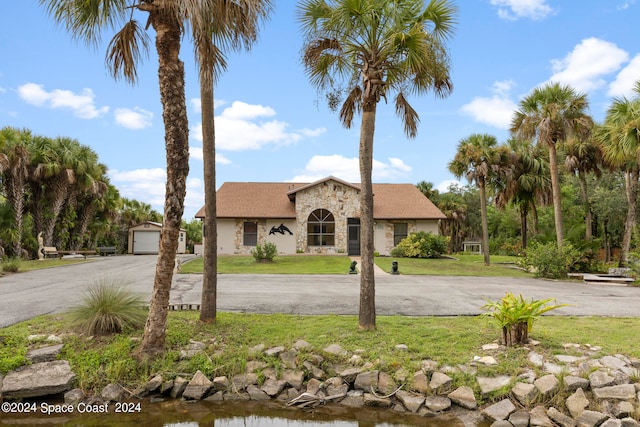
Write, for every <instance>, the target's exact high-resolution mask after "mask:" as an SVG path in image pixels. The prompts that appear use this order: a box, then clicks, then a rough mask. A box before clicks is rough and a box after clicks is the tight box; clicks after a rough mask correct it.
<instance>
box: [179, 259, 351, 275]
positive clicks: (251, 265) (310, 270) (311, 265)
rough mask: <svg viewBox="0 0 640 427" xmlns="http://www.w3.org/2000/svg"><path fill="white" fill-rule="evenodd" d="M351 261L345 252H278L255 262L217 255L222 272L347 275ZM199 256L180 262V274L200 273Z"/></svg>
mask: <svg viewBox="0 0 640 427" xmlns="http://www.w3.org/2000/svg"><path fill="white" fill-rule="evenodd" d="M350 264H351V260H350V259H349V257H347V256H346V255H344V256H339V255H278V256H276V257H275V258H274V260H273V262H256V261H255V260H254V259H253V257H252V256H242V255H221V256H218V272H219V273H223V274H347V273H348V272H349V265H350ZM202 270H203V258H202V257H197V258H194V259H193V260H191V261H189V262H186V263H184V264H182V268H181V272H182V273H202Z"/></svg>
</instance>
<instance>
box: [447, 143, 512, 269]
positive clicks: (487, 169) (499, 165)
mask: <svg viewBox="0 0 640 427" xmlns="http://www.w3.org/2000/svg"><path fill="white" fill-rule="evenodd" d="M507 155H508V152H507V150H506V149H505V147H498V140H497V139H496V137H495V136H493V135H488V134H478V133H476V134H473V135H471V136H469V137H467V138H464V139H462V140H461V141H460V142H459V144H458V150H457V152H456V155H455V157H454V158H453V160H451V162H449V170H450V171H451V173H453V174H454V175H455V176H456V177H457V178H461V177H462V176H465V177H466V178H467V180H468V181H469V183H475V185H476V186H477V187H478V190H480V216H481V218H482V252H483V254H484V264H485V265H489V264H490V262H491V260H490V256H489V225H488V220H487V185H488V184H489V182H490V181H491V180H492V179H494V178H498V179H499V178H500V175H504V172H505V171H506V170H507V168H508V167H509V163H508V162H507V161H506V160H505V159H506V157H507Z"/></svg>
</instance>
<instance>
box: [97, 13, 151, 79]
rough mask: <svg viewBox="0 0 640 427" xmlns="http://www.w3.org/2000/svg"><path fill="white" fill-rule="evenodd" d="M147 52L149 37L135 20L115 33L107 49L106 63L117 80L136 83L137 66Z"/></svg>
mask: <svg viewBox="0 0 640 427" xmlns="http://www.w3.org/2000/svg"><path fill="white" fill-rule="evenodd" d="M148 51H149V35H148V34H147V32H146V31H145V30H144V29H143V28H141V27H140V26H139V25H138V22H137V21H135V20H130V21H129V22H127V23H126V24H125V26H124V27H123V28H122V29H121V30H120V31H118V32H117V33H116V35H115V36H114V37H113V39H112V40H111V42H109V46H108V47H107V55H106V63H107V68H108V69H109V72H110V74H111V75H112V76H113V77H114V78H115V79H116V80H117V79H118V78H120V77H124V79H125V80H126V81H128V82H129V83H136V82H137V81H138V71H137V64H138V63H139V61H140V60H141V58H142V57H143V56H144V57H146V56H147V55H148Z"/></svg>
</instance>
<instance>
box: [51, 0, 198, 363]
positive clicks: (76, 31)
mask: <svg viewBox="0 0 640 427" xmlns="http://www.w3.org/2000/svg"><path fill="white" fill-rule="evenodd" d="M40 3H41V4H43V5H45V7H46V8H47V11H48V12H49V13H50V14H51V15H52V16H53V17H54V19H56V21H58V22H60V23H62V24H63V25H64V26H65V27H66V29H67V30H69V31H70V32H71V33H72V34H73V36H74V38H78V39H81V40H84V41H86V42H87V43H89V44H96V43H97V41H99V40H100V38H101V35H102V33H103V32H104V31H105V30H113V29H115V28H117V26H119V25H120V24H122V28H121V29H120V30H119V31H118V32H117V33H116V34H115V36H114V37H113V39H112V40H111V42H110V44H109V46H108V51H107V67H108V69H109V71H110V73H111V74H112V75H113V76H114V78H116V79H117V78H119V77H124V78H125V79H126V80H127V81H128V82H130V83H135V82H136V81H137V78H138V76H137V64H138V62H139V61H140V59H141V57H142V56H143V55H144V54H146V53H147V47H148V35H147V33H146V32H145V29H146V28H148V27H149V26H150V27H152V28H153V30H154V33H155V44H156V52H157V54H158V64H159V65H158V78H159V86H160V101H161V103H162V110H163V114H162V117H163V122H164V128H165V148H166V162H167V164H166V170H167V182H166V187H165V205H164V219H163V226H162V230H163V231H162V237H161V240H160V251H159V254H158V262H157V264H156V273H155V279H154V284H153V293H152V297H151V303H150V307H149V316H148V318H147V322H146V324H145V330H144V335H143V338H142V343H141V345H140V347H139V349H138V353H137V354H138V355H139V356H141V357H146V356H154V355H157V354H159V353H162V352H164V347H165V338H166V323H167V315H168V310H169V292H170V290H171V280H172V277H173V268H174V263H175V255H176V252H177V248H178V237H179V233H180V225H181V220H182V214H183V212H184V198H185V195H186V182H187V175H188V173H189V142H188V137H189V124H188V120H187V107H186V100H185V88H184V75H185V74H184V64H183V62H182V61H181V60H180V57H179V54H180V41H181V37H182V36H183V29H184V27H185V21H188V23H189V24H191V25H199V19H200V15H198V13H197V6H198V3H199V2H174V1H167V0H156V1H151V0H141V1H131V2H127V1H126V0H115V1H107V0H95V1H91V2H86V1H80V0H40ZM129 3H130V4H129ZM136 12H143V13H144V14H145V15H146V17H145V18H146V19H144V22H146V25H147V27H146V28H145V27H144V25H140V23H139V21H138V20H136V19H134V16H135V15H136Z"/></svg>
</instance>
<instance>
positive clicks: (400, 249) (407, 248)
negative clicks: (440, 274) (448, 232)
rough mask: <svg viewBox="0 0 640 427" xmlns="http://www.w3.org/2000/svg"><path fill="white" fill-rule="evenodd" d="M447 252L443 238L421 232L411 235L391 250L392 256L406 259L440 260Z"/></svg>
mask: <svg viewBox="0 0 640 427" xmlns="http://www.w3.org/2000/svg"><path fill="white" fill-rule="evenodd" d="M446 250H447V240H446V238H444V237H443V236H436V235H435V234H433V233H426V232H424V231H420V232H417V233H411V234H410V235H408V236H407V237H405V238H404V239H402V240H401V241H400V243H398V246H396V247H395V248H393V249H392V250H391V256H394V257H406V258H438V257H440V255H442V254H443V253H445V251H446Z"/></svg>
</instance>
